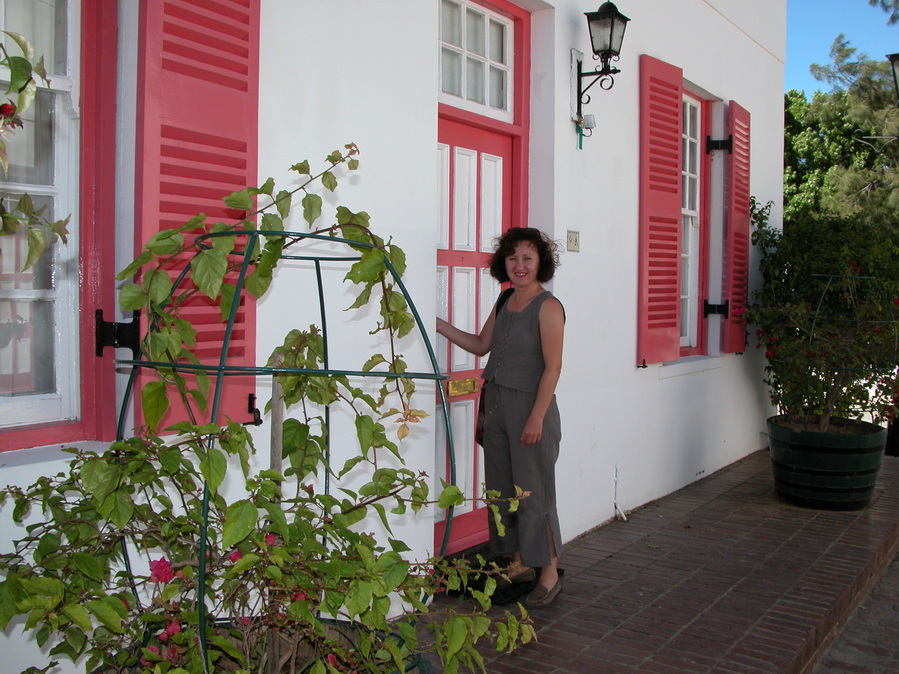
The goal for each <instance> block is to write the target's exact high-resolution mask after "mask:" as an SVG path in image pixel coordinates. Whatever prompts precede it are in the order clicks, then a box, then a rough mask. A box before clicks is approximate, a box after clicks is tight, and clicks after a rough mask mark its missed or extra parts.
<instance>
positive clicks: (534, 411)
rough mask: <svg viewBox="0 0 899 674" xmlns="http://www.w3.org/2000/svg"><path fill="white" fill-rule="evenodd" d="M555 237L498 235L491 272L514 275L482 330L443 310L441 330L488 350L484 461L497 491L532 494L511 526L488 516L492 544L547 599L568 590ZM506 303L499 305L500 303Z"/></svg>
mask: <svg viewBox="0 0 899 674" xmlns="http://www.w3.org/2000/svg"><path fill="white" fill-rule="evenodd" d="M557 266H558V252H557V246H556V244H554V243H553V242H552V241H551V240H550V239H549V238H548V237H547V236H546V235H545V234H543V233H542V232H541V231H540V230H537V229H533V228H530V227H526V228H520V227H516V228H512V229H510V230H509V231H508V232H506V233H505V234H504V235H503V236H502V237H501V238H500V239H499V242H498V244H497V247H496V250H495V252H494V253H493V257H492V258H491V261H490V274H491V275H492V276H493V277H494V278H495V279H496V280H497V281H499V282H500V283H506V282H511V284H512V293H511V295H508V299H507V300H506V301H505V302H503V303H498V305H497V306H496V307H494V310H493V311H492V312H491V313H490V316H489V318H488V319H487V320H486V321H485V323H484V327H483V328H482V329H481V332H480V333H479V334H472V333H469V332H464V331H462V330H459V329H458V328H456V327H455V326H453V325H450V324H449V323H447V322H446V321H444V320H442V319H439V318H438V319H437V332H438V334H441V335H443V336H444V337H446V338H447V339H448V340H449V341H451V342H452V343H453V344H456V345H457V346H459V347H461V348H462V349H465V350H466V351H469V352H471V353H473V354H475V355H477V356H483V355H484V354H486V353H487V352H488V351H489V352H490V360H489V361H488V363H487V367H486V368H484V375H483V376H484V388H483V390H482V392H481V395H485V396H486V398H485V403H486V404H485V412H486V416H485V423H484V443H483V444H484V469H485V483H486V487H487V489H488V490H489V491H494V490H495V491H498V492H499V493H500V498H501V499H510V498H514V496H515V487H516V486H518V487H520V488H521V489H522V490H524V491H525V492H528V495H527V496H526V497H525V498H522V499H521V501H520V503H519V507H518V511H517V512H515V513H510V512H509V509H508V503H507V502H506V501H500V502H499V504H498V505H499V507H500V512H501V514H502V521H503V525H504V527H505V535H504V536H499V535H498V533H497V530H496V526H495V523H494V521H493V517H492V515H489V516H488V522H489V527H490V544H491V549H492V550H493V552H494V553H496V554H502V555H511V557H512V564H511V566H510V568H509V570H508V575H509V579H510V581H511V582H512V583H521V582H529V581H532V580H533V579H534V578H535V577H536V574H535V571H534V570H535V568H538V567H539V568H540V569H541V570H540V578H539V580H538V583H537V585H536V587H535V588H534V590H533V591H532V592H531V593H530V594H529V595H528V597H527V599H526V600H525V603H526V604H527V605H529V606H545V605H547V604H549V603H550V602H551V601H553V600H554V599H555V598H556V596H557V595H558V594H559V592H560V591H561V590H562V583H561V581H560V579H559V571H558V561H559V560H558V551H559V549H560V548H561V546H562V541H561V534H560V531H559V517H558V514H557V512H556V484H555V463H556V459H557V458H558V455H559V441H560V440H561V436H562V432H561V425H560V421H559V409H558V407H557V406H556V399H555V390H556V383H557V382H558V381H559V375H560V373H561V371H562V338H563V334H564V326H565V314H564V311H563V309H562V305H561V303H560V302H559V301H558V300H557V299H555V298H554V297H553V295H552V293H550V292H549V291H547V290H545V289H544V288H543V286H542V284H543V283H546V282H547V281H549V280H550V279H551V278H552V277H553V275H554V274H555V270H556V267H557ZM500 304H501V306H500Z"/></svg>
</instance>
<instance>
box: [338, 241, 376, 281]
mask: <svg viewBox="0 0 899 674" xmlns="http://www.w3.org/2000/svg"><path fill="white" fill-rule="evenodd" d="M383 271H384V253H383V252H381V251H380V250H378V249H377V248H370V249H368V250H366V251H365V252H363V253H362V256H361V257H360V258H359V261H358V262H356V263H355V264H353V266H352V267H350V271H348V272H347V275H346V277H345V278H346V279H347V280H348V281H352V282H353V283H368V282H369V281H376V280H378V279H379V278H380V275H381V273H382V272H383Z"/></svg>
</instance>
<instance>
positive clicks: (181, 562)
mask: <svg viewBox="0 0 899 674" xmlns="http://www.w3.org/2000/svg"><path fill="white" fill-rule="evenodd" d="M357 153H358V150H357V148H356V147H355V145H347V146H346V147H345V149H344V150H342V151H336V152H334V153H332V154H331V155H329V156H328V157H327V160H326V166H325V169H324V170H322V171H320V172H318V173H314V172H313V171H312V170H311V169H310V167H309V162H300V163H298V164H296V165H294V166H293V167H292V170H293V171H294V172H295V173H296V174H297V175H298V176H300V182H301V185H300V186H299V187H296V188H294V189H291V190H281V191H276V190H275V189H274V181H273V180H271V179H269V180H267V181H266V182H265V183H264V184H263V185H262V186H260V187H258V188H249V189H246V190H241V191H240V192H237V193H235V194H232V195H230V196H228V197H226V198H225V203H226V205H227V206H228V207H229V208H231V209H237V210H239V211H243V212H244V217H243V220H242V221H241V222H238V223H237V224H234V225H225V224H224V223H220V222H219V223H207V222H206V221H205V218H204V217H203V216H197V217H195V218H193V219H191V220H190V221H189V222H187V223H185V224H184V225H182V226H180V227H177V228H173V229H167V230H163V231H161V232H159V233H158V234H156V235H154V236H153V237H152V238H151V239H150V240H149V241H148V242H147V243H146V245H145V247H144V249H143V251H142V253H141V255H140V256H139V257H138V259H137V260H135V262H134V263H132V264H131V265H129V266H128V267H127V268H126V269H125V270H123V271H122V272H121V273H120V274H119V278H120V279H122V280H125V279H130V278H132V277H134V276H135V275H138V277H137V279H136V280H135V281H134V282H129V283H126V284H125V285H124V286H123V287H122V289H121V292H120V304H121V305H122V307H123V309H130V310H135V309H140V310H142V311H144V312H146V315H147V324H148V326H149V329H148V331H147V332H146V334H145V335H144V337H143V340H142V342H141V354H142V355H141V358H140V359H139V360H138V361H136V362H135V366H136V367H142V368H144V369H146V370H148V371H150V372H152V373H155V377H153V378H151V381H148V382H147V383H145V384H144V386H143V389H142V391H141V392H140V395H139V396H137V399H138V401H139V403H138V404H139V405H140V409H141V411H142V418H143V421H144V424H145V428H144V429H142V430H141V431H140V432H139V433H138V434H137V435H136V436H135V437H130V438H125V437H123V438H121V439H120V440H118V441H116V442H114V443H112V444H111V445H110V447H109V448H108V450H107V451H105V452H100V453H97V452H91V451H84V450H76V449H71V450H69V451H70V452H71V454H72V461H71V462H70V465H69V467H68V470H67V471H65V472H64V473H60V474H58V475H53V476H44V477H41V478H40V479H39V480H38V481H37V482H35V483H34V484H32V485H30V486H27V487H7V488H6V489H5V490H3V491H0V503H2V502H4V501H5V502H6V503H7V505H6V507H5V511H6V513H7V514H9V513H10V506H11V515H12V517H13V518H14V519H15V520H16V521H17V522H19V523H21V524H22V526H23V529H22V531H23V535H22V537H21V538H19V539H17V540H15V541H13V547H14V551H13V552H10V553H7V554H3V555H0V572H2V574H3V580H2V582H0V628H2V629H9V628H10V627H14V626H19V627H21V626H23V627H24V629H25V630H26V631H31V632H33V633H34V634H35V638H36V640H37V642H38V644H40V645H44V644H47V646H48V647H49V648H50V654H51V656H63V657H68V658H71V659H72V660H76V661H79V662H81V663H83V666H84V667H85V668H86V671H96V672H125V671H127V672H133V671H146V672H154V673H166V672H167V673H169V674H184V673H190V674H194V673H196V674H201V673H202V674H206V673H208V672H213V671H215V672H225V671H235V672H250V671H253V672H271V673H275V672H282V671H284V672H300V671H302V672H310V673H314V674H324V673H326V672H328V673H331V672H338V671H344V672H380V671H405V670H407V669H410V668H412V667H414V665H415V656H416V654H417V653H419V652H420V651H422V650H423V649H429V650H434V651H436V652H437V654H438V655H439V657H440V659H441V661H442V663H443V664H444V666H445V668H446V669H445V671H447V672H452V671H457V670H458V669H459V667H460V666H463V665H464V666H467V667H470V668H480V669H481V670H483V662H482V660H481V656H480V655H479V653H478V651H477V650H476V646H477V645H478V644H479V642H481V643H483V642H484V641H488V642H492V643H493V644H494V645H495V646H496V648H499V649H503V650H511V649H513V648H515V647H516V646H517V645H518V644H520V643H524V642H527V641H529V640H531V639H532V638H533V637H534V631H533V627H532V626H531V624H530V621H529V619H528V617H527V613H526V612H525V611H524V609H518V610H516V611H515V612H514V613H512V612H509V611H505V612H504V613H503V614H502V615H497V614H496V612H492V613H490V614H489V615H488V613H487V610H488V609H489V608H490V595H491V593H492V591H493V589H494V588H495V586H496V580H495V576H496V575H498V574H499V570H498V569H495V568H494V569H492V570H488V575H489V576H490V577H489V578H488V579H487V582H486V585H485V587H484V590H483V591H476V592H473V593H472V594H473V595H474V596H475V598H476V599H477V600H478V603H476V604H472V605H471V606H469V607H468V608H467V609H463V610H460V611H455V610H450V611H449V612H447V613H446V614H443V615H441V616H437V617H434V616H430V615H429V616H428V619H427V620H422V617H423V616H425V615H426V614H428V606H427V604H428V599H429V598H430V597H432V596H433V595H434V594H435V593H437V592H442V591H444V590H446V589H459V588H461V587H464V586H465V585H466V584H467V583H468V576H469V569H468V567H467V564H466V562H465V561H464V560H456V561H448V560H442V559H439V558H433V559H425V560H414V559H409V558H408V556H407V553H408V551H409V549H408V547H407V546H406V545H405V543H404V542H403V541H402V540H401V539H400V538H398V537H396V536H394V535H393V534H392V533H390V532H391V524H392V523H393V522H394V520H395V518H396V517H402V516H403V515H405V514H406V513H409V514H411V513H414V512H416V511H418V510H420V509H421V508H422V507H423V506H425V505H426V504H428V503H437V504H438V505H439V507H443V508H446V507H450V506H453V505H459V504H461V503H462V494H461V493H460V492H459V489H458V488H456V487H453V486H448V487H446V488H445V489H444V490H443V491H442V493H441V494H439V495H438V496H437V497H436V498H432V497H431V496H430V495H429V482H428V480H427V479H426V476H425V475H421V474H416V473H415V472H413V471H411V470H409V469H408V468H406V467H405V462H404V461H403V455H404V453H405V452H406V451H407V449H408V443H410V442H413V441H414V437H415V436H414V431H413V430H411V428H410V427H413V426H414V424H415V422H417V421H419V420H420V419H421V418H422V417H424V416H426V415H425V413H424V412H422V411H420V410H418V409H416V408H415V405H413V403H412V396H413V394H414V392H415V375H414V373H411V372H409V371H408V368H407V365H406V363H405V362H404V361H403V359H402V356H401V355H400V340H402V339H403V338H404V336H405V335H407V334H409V333H410V332H412V330H413V329H414V328H415V326H416V325H419V327H420V324H418V323H417V322H416V321H417V317H416V316H414V312H413V311H412V309H411V307H410V306H409V303H408V296H407V295H406V294H405V291H404V290H403V288H402V284H401V282H400V280H399V279H400V277H401V275H402V271H403V269H404V268H405V255H404V253H403V252H402V250H401V249H400V248H399V247H397V246H396V245H395V244H394V243H392V242H389V241H388V242H385V241H384V240H383V239H382V238H381V237H379V236H378V235H376V234H375V233H374V232H373V231H372V230H371V229H370V228H369V226H368V225H369V218H368V215H367V214H365V213H364V212H358V213H353V212H351V211H349V209H346V208H344V207H338V208H337V213H336V220H335V221H334V222H332V223H330V224H327V225H326V226H321V227H318V228H315V229H313V227H314V223H317V222H318V221H319V219H320V218H321V206H322V199H321V197H320V196H319V195H318V194H316V193H315V192H314V191H312V190H311V189H310V188H311V187H312V186H314V184H315V183H320V184H322V185H324V186H325V187H326V188H328V189H330V190H333V189H334V188H335V187H336V177H335V172H336V169H337V168H338V167H340V166H342V165H345V166H346V167H347V168H348V169H350V170H353V169H355V168H356V165H357V163H358V158H357ZM293 201H298V202H300V203H301V204H302V209H303V217H304V219H305V220H306V221H307V222H308V223H309V225H310V229H311V230H312V231H310V232H307V233H304V234H301V233H297V232H291V231H287V228H286V226H285V221H286V220H287V219H288V216H289V214H290V207H291V203H292V202H293ZM259 204H262V205H259ZM257 223H258V228H257ZM310 237H311V238H312V239H314V240H315V242H316V243H317V244H318V245H319V246H327V245H328V244H329V243H339V244H340V246H346V247H348V248H349V249H351V250H350V252H354V253H355V262H352V264H349V263H347V264H348V265H349V269H348V272H347V275H346V279H347V280H348V281H350V282H352V283H354V284H356V285H357V286H358V287H359V288H361V290H360V292H359V295H358V298H357V300H356V301H355V302H354V303H353V306H352V307H351V308H361V307H366V306H368V305H369V304H372V305H373V306H374V307H375V310H374V311H371V312H368V316H369V317H370V316H371V315H372V314H374V315H375V321H376V325H375V327H374V329H373V330H372V331H371V333H370V334H382V335H383V337H384V339H383V341H384V342H385V353H386V355H382V354H357V356H359V357H360V358H362V359H363V362H360V364H359V369H358V371H357V372H354V373H347V372H346V371H343V372H331V371H329V370H328V368H327V365H326V363H325V361H324V351H325V349H324V337H323V334H322V330H321V327H320V326H315V325H313V326H310V327H309V328H308V329H305V330H300V329H295V330H291V331H290V332H289V333H288V335H287V336H286V337H285V339H284V341H283V343H282V344H281V345H280V346H278V347H277V348H276V349H275V353H273V354H272V358H271V360H270V361H269V363H268V364H267V365H266V366H263V367H261V368H260V369H259V370H258V373H259V374H263V373H268V374H273V375H274V376H275V379H276V380H277V383H278V385H279V386H278V388H280V390H281V392H280V393H279V394H276V395H275V396H274V399H273V400H272V401H271V403H270V405H272V406H273V408H275V407H282V406H283V407H286V413H285V416H284V420H283V422H278V423H277V424H276V423H275V422H274V421H273V422H272V426H273V427H274V428H275V431H276V433H277V435H278V439H279V441H280V443H281V444H282V445H283V461H284V469H283V470H281V468H280V466H279V465H278V462H275V463H274V465H272V466H260V465H259V463H260V462H259V461H258V459H257V458H255V457H254V456H253V455H254V452H255V450H254V446H253V442H252V439H251V434H250V433H249V432H248V431H247V429H246V427H244V426H243V425H241V424H239V423H236V422H232V421H226V422H224V423H222V422H220V421H218V420H217V419H218V417H217V415H216V412H215V402H214V401H211V400H210V397H211V396H210V391H211V390H212V389H214V386H212V387H211V386H210V384H211V382H210V379H211V378H212V376H213V375H214V374H216V372H215V371H214V370H213V371H209V370H207V369H206V368H204V367H203V366H202V365H201V364H200V363H199V361H198V359H197V357H196V356H195V355H194V354H193V347H194V345H195V341H196V339H195V332H194V330H193V327H192V325H191V324H190V322H189V321H188V320H186V319H185V318H184V316H183V315H182V314H181V309H182V308H183V307H184V306H186V305H187V304H188V303H189V301H190V298H191V297H192V296H196V295H197V293H202V294H203V295H205V296H207V297H208V298H209V299H210V300H211V301H213V302H214V303H216V304H217V305H218V306H219V307H220V308H221V315H222V318H223V320H224V321H230V320H233V316H234V312H233V311H232V310H231V309H232V308H233V307H235V306H236V305H237V304H238V301H239V298H240V296H241V293H242V292H249V293H251V294H253V295H256V296H262V295H264V294H265V293H266V292H267V291H268V289H269V287H270V285H271V284H272V283H273V282H274V281H275V279H276V278H277V276H278V274H276V273H275V269H276V268H277V267H278V265H279V263H283V261H284V260H285V259H286V258H289V256H290V252H291V251H292V249H293V248H294V247H296V246H299V245H301V244H302V243H303V242H304V241H306V240H307V238H310ZM323 240H324V241H323ZM341 259H342V260H346V259H347V257H346V256H345V255H344V256H342V257H341ZM235 270H238V271H239V272H240V273H239V275H238V276H239V279H240V280H238V281H237V283H236V284H235V283H233V282H232V281H233V279H234V274H233V272H234V271H235ZM310 294H314V293H310ZM366 376H369V377H371V378H370V379H366V380H365V382H367V383H365V382H363V383H360V378H361V379H364V378H365V377H366ZM375 378H376V379H375ZM372 382H374V383H372ZM369 384H370V385H369ZM372 388H373V390H370V389H372ZM171 399H177V400H180V401H181V403H182V404H183V405H184V406H185V408H187V409H189V410H191V411H190V413H189V414H188V418H189V419H190V421H181V422H179V423H176V424H174V425H173V426H171V427H169V428H166V429H162V431H164V432H165V435H163V434H162V431H160V430H159V429H158V428H157V426H158V425H159V424H160V422H161V419H162V418H163V416H164V415H165V413H166V410H167V409H168V407H169V401H170V400H171ZM340 404H342V405H343V406H344V408H345V409H344V412H343V414H344V415H345V416H346V417H348V418H349V419H351V424H352V426H353V427H354V428H355V438H356V442H357V443H358V446H357V447H355V452H354V454H353V455H352V456H351V458H350V459H349V460H347V461H346V462H345V463H344V464H343V465H342V466H335V465H332V463H333V462H332V459H331V458H330V456H329V452H328V446H329V445H328V442H329V440H328V430H329V426H328V423H327V422H326V421H324V419H325V418H326V417H327V416H328V415H327V414H326V413H325V411H324V410H325V408H330V407H331V406H336V405H340ZM204 415H206V416H204ZM204 419H205V421H204ZM273 419H274V415H273ZM388 424H389V425H391V427H392V428H395V429H397V431H395V432H393V431H390V430H389V427H388ZM404 443H405V445H406V446H405V447H404ZM429 449H430V448H429ZM279 460H280V457H279ZM326 475H327V476H328V478H329V479H330V480H332V481H339V480H341V478H344V477H346V478H351V480H352V481H351V482H346V481H344V482H341V483H339V484H338V485H337V487H338V488H331V489H329V488H327V487H325V488H323V487H322V484H323V480H324V477H325V476H326ZM349 485H352V486H351V487H350V486H349ZM492 507H494V508H495V506H492ZM32 511H33V512H32ZM388 511H389V513H390V514H388ZM367 515H374V516H375V517H377V518H379V519H380V521H381V522H382V523H383V527H384V528H385V530H386V531H387V532H388V534H387V536H386V540H382V537H376V536H375V535H373V534H371V533H368V532H367V531H366V530H364V529H363V528H361V527H362V525H363V524H364V523H365V521H366V520H365V518H366V516H367ZM480 561H482V562H483V560H480ZM479 573H482V571H480V570H479ZM425 631H427V632H428V633H429V636H428V638H425V639H420V638H419V637H420V634H421V633H423V632H425ZM44 664H45V665H46V663H44ZM51 667H52V665H47V666H45V667H44V668H43V669H40V671H46V670H48V669H50V668H51ZM35 671H37V670H35Z"/></svg>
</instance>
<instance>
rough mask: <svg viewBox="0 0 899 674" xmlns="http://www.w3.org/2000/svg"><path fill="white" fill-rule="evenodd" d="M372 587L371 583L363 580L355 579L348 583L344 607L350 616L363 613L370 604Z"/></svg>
mask: <svg viewBox="0 0 899 674" xmlns="http://www.w3.org/2000/svg"><path fill="white" fill-rule="evenodd" d="M371 600H372V588H371V583H370V582H367V581H363V580H359V581H355V582H353V583H352V584H350V591H349V592H348V593H347V598H346V602H345V605H346V608H347V612H348V613H349V615H350V618H352V617H353V616H356V615H360V614H362V613H365V611H367V610H368V607H369V606H371Z"/></svg>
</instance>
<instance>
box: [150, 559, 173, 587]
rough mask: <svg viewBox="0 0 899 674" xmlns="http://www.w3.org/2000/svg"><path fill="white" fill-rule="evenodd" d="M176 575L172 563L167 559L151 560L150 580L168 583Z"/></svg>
mask: <svg viewBox="0 0 899 674" xmlns="http://www.w3.org/2000/svg"><path fill="white" fill-rule="evenodd" d="M174 577H175V573H174V572H173V571H172V565H171V564H169V560H167V559H157V560H156V561H151V562H150V581H151V582H153V583H168V582H170V581H171V580H172V578H174Z"/></svg>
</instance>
